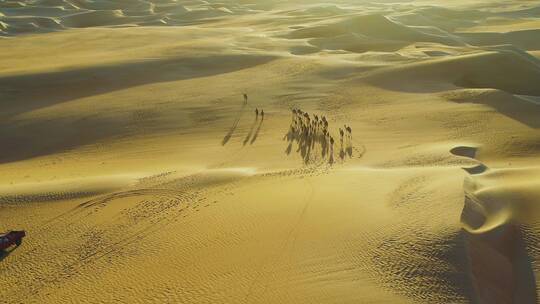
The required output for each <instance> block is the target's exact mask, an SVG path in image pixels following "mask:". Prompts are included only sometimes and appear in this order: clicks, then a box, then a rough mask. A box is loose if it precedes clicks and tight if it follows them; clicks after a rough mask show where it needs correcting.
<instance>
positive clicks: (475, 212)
mask: <svg viewBox="0 0 540 304" xmlns="http://www.w3.org/2000/svg"><path fill="white" fill-rule="evenodd" d="M452 153H454V154H458V155H462V156H465V157H471V158H474V157H475V155H476V149H475V148H470V147H464V146H461V147H456V148H454V149H452ZM480 166H481V167H485V166H484V165H483V164H482V165H480ZM466 171H467V172H468V173H469V174H470V175H469V176H467V177H466V179H465V182H464V189H465V200H464V208H463V212H462V214H461V223H462V226H463V231H464V234H465V244H466V254H467V257H468V261H469V267H470V268H469V271H470V276H471V279H472V284H473V288H474V289H475V297H476V301H477V302H478V303H481V304H484V303H486V304H487V303H524V304H529V303H530V304H533V303H537V302H538V298H537V293H536V280H535V276H534V272H533V267H532V263H531V259H530V257H529V255H528V253H527V249H526V243H525V241H524V239H523V236H522V228H521V226H522V225H521V224H520V223H519V222H517V221H518V220H519V216H518V215H517V214H516V212H517V210H516V208H519V205H518V206H516V203H517V202H516V201H514V202H513V201H512V200H516V199H518V196H515V195H511V194H510V195H508V194H509V193H508V191H512V190H511V189H512V188H507V189H506V190H504V186H503V188H502V189H503V190H502V191H498V188H497V187H501V185H499V186H488V187H487V188H486V186H485V185H483V184H486V183H487V184H488V185H489V184H490V183H489V182H488V181H482V180H483V179H488V180H489V176H490V175H492V174H496V175H497V174H499V175H500V172H496V173H493V171H488V172H485V170H483V171H482V170H480V172H470V171H469V170H467V169H466ZM477 179H479V180H480V181H479V182H477ZM505 191H506V192H505ZM490 193H494V194H490ZM517 193H519V192H517ZM486 194H487V195H486ZM536 198H538V197H536ZM536 198H534V196H533V197H531V198H529V199H530V200H535V199H536ZM530 203H531V202H529V204H530Z"/></svg>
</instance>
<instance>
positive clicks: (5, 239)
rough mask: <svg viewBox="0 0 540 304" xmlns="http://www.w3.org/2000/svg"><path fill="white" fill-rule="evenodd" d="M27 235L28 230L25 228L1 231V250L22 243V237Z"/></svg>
mask: <svg viewBox="0 0 540 304" xmlns="http://www.w3.org/2000/svg"><path fill="white" fill-rule="evenodd" d="M25 236H26V232H24V230H22V231H8V232H5V233H0V250H4V249H7V248H9V247H11V246H13V245H17V246H19V245H21V243H22V239H23V237H25Z"/></svg>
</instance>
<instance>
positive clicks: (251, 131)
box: [242, 117, 259, 146]
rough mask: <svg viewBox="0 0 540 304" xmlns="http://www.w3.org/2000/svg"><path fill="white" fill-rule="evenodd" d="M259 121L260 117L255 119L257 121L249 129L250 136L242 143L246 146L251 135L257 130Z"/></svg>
mask: <svg viewBox="0 0 540 304" xmlns="http://www.w3.org/2000/svg"><path fill="white" fill-rule="evenodd" d="M258 121H259V117H255V120H254V121H253V123H252V124H251V127H250V128H249V132H248V135H247V136H246V138H244V142H243V143H242V144H243V145H244V146H245V145H246V144H247V143H248V141H249V139H250V138H251V135H252V134H253V130H254V129H255V126H256V125H257V122H258Z"/></svg>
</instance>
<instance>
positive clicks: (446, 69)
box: [366, 50, 540, 96]
mask: <svg viewBox="0 0 540 304" xmlns="http://www.w3.org/2000/svg"><path fill="white" fill-rule="evenodd" d="M500 70H504V71H505V73H504V74H501V73H499V71H500ZM403 78H410V79H414V80H415V81H419V83H418V85H414V83H410V82H408V83H406V84H405V83H403V82H402V81H401V80H402V79H403ZM366 79H367V80H368V81H370V82H372V83H374V84H378V83H380V84H381V85H383V86H384V85H386V86H389V87H390V88H395V89H398V90H399V89H403V90H411V89H413V88H416V89H417V90H420V91H422V90H443V89H444V88H445V87H444V84H446V85H447V87H446V88H451V87H452V86H457V87H465V88H493V89H500V90H503V91H506V92H509V93H513V94H522V95H536V96H538V95H540V89H538V88H537V87H536V86H535V85H534V84H535V83H538V82H539V81H540V62H539V61H538V60H536V59H535V58H531V57H530V56H526V55H523V54H521V53H519V52H514V51H511V50H497V51H495V50H493V51H487V52H480V53H473V54H468V55H462V56H455V57H450V58H443V59H434V60H431V61H426V62H421V63H413V64H409V65H403V66H400V67H397V68H389V69H387V70H380V71H376V72H375V73H373V75H371V76H368V77H367V78H366Z"/></svg>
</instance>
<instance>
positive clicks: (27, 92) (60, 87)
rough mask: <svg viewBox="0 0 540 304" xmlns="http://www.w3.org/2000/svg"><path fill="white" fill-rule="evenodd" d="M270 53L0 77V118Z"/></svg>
mask: <svg viewBox="0 0 540 304" xmlns="http://www.w3.org/2000/svg"><path fill="white" fill-rule="evenodd" d="M272 59H274V57H271V56H253V55H207V56H197V57H175V58H168V59H151V60H145V61H137V62H128V63H119V64H111V65H101V66H93V67H86V68H79V69H72V70H65V71H55V72H44V73H34V74H28V75H17V76H4V77H0V88H1V89H2V90H1V91H2V100H3V102H2V103H3V104H2V114H1V116H0V118H9V117H12V116H14V115H17V114H20V113H24V112H28V111H32V110H35V109H39V108H43V107H48V106H51V105H54V104H58V103H61V102H66V101H70V100H73V99H78V98H83V97H88V96H94V95H100V94H105V93H108V92H112V91H117V90H122V89H126V88H130V87H135V86H140V85H144V84H149V83H157V82H167V81H176V80H183V79H191V78H198V77H205V76H212V75H218V74H223V73H229V72H234V71H238V70H242V69H245V68H249V67H253V66H256V65H259V64H264V63H266V62H269V61H271V60H272Z"/></svg>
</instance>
